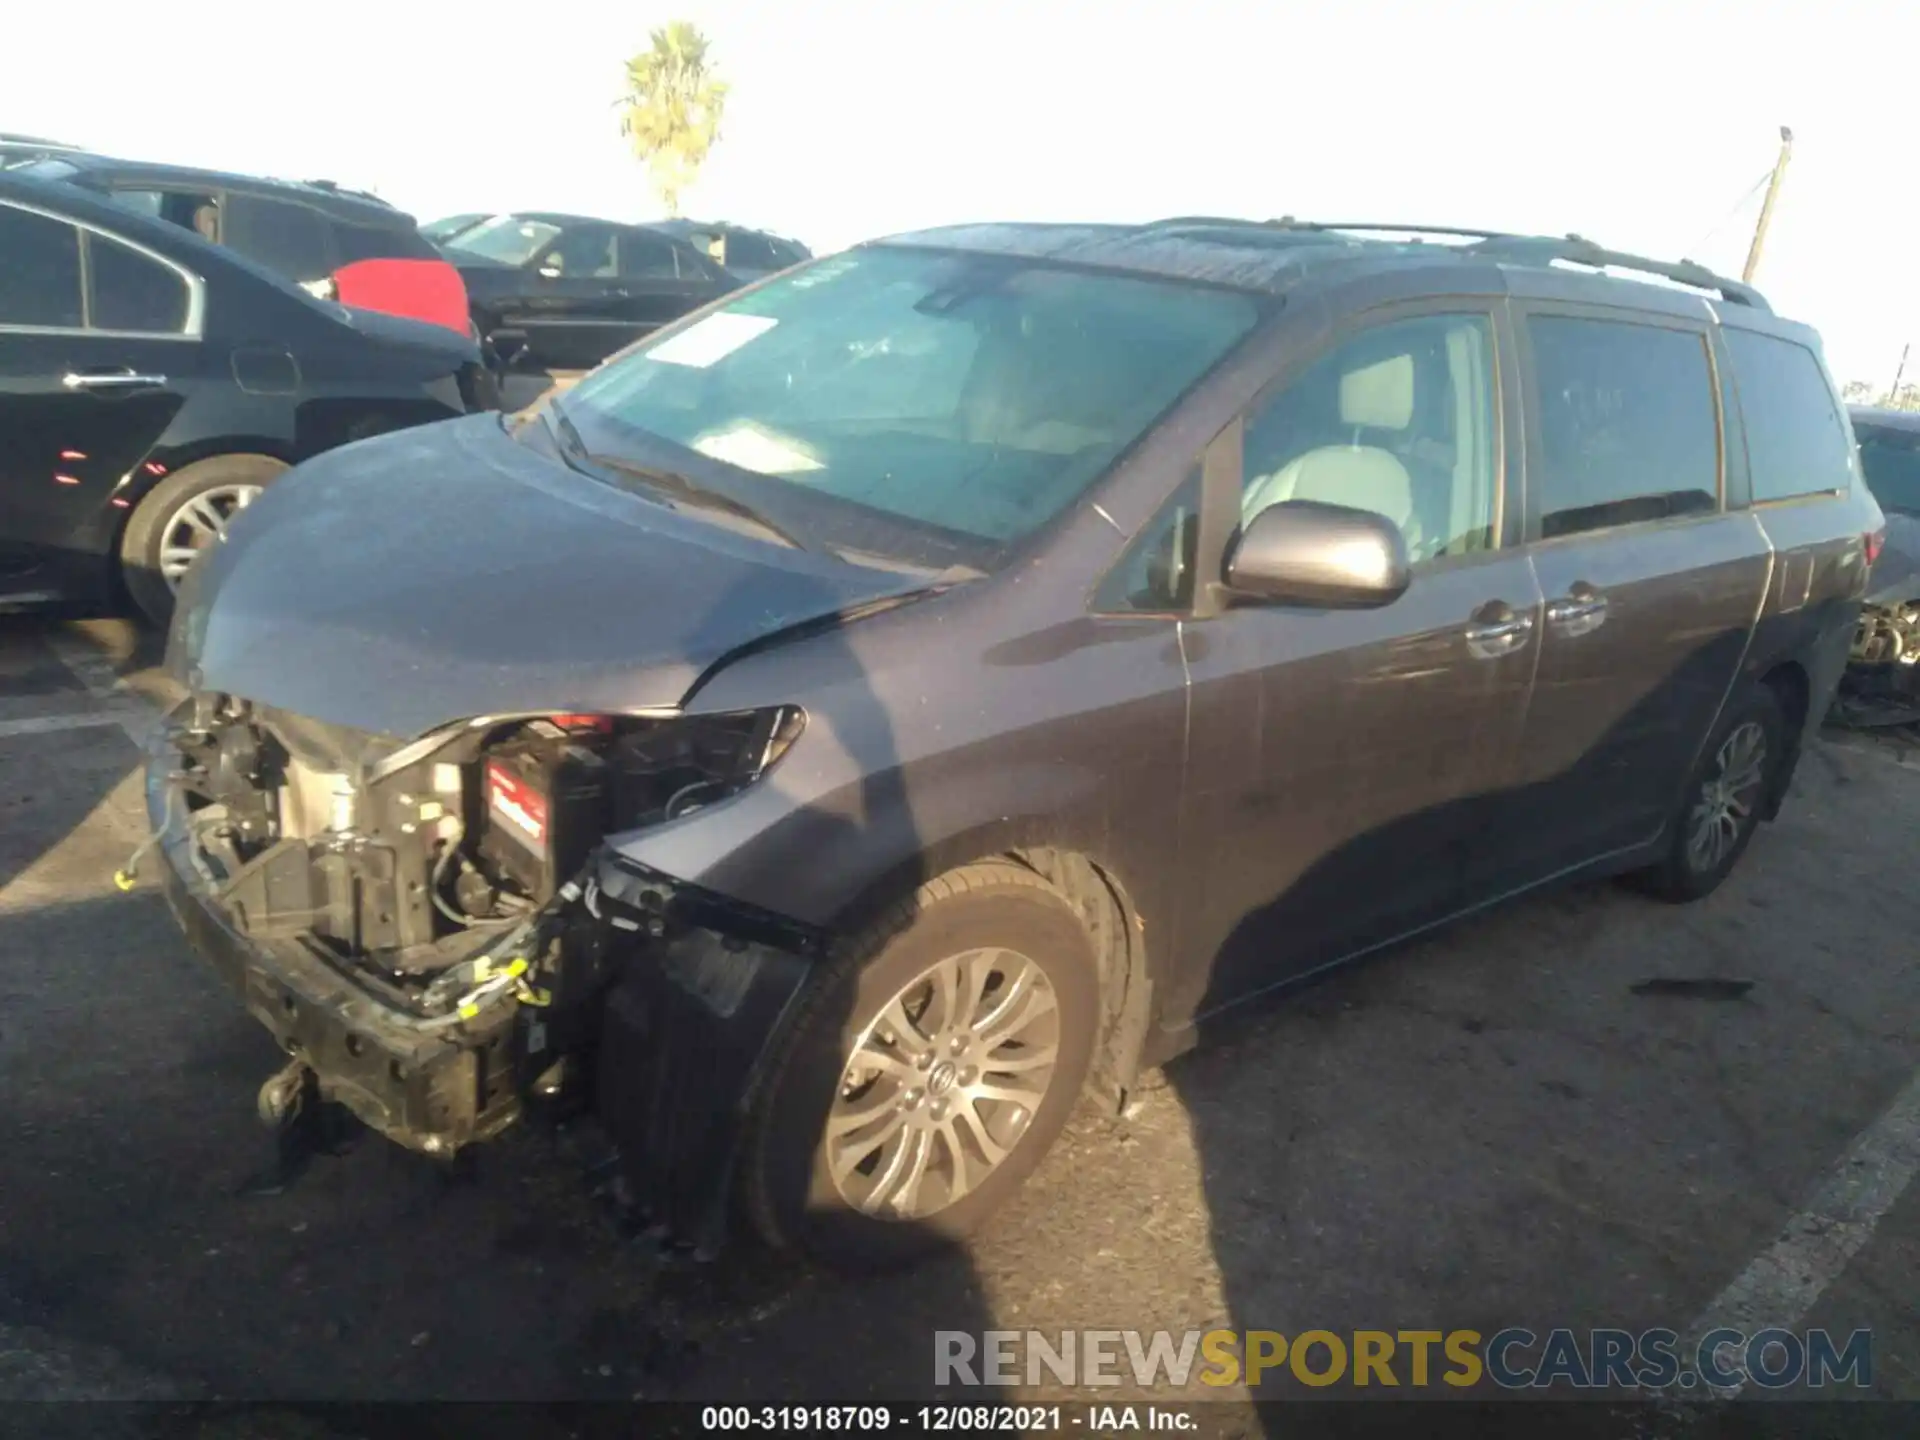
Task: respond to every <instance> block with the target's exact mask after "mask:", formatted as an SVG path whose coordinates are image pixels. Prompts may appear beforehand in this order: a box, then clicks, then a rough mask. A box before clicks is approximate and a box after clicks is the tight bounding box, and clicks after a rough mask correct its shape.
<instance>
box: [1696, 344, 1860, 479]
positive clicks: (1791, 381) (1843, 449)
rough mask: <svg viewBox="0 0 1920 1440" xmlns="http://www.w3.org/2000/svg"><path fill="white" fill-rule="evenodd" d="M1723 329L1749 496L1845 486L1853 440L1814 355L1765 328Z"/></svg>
mask: <svg viewBox="0 0 1920 1440" xmlns="http://www.w3.org/2000/svg"><path fill="white" fill-rule="evenodd" d="M1722 333H1723V334H1724V335H1725V337H1726V342H1727V352H1728V354H1729V355H1731V356H1732V359H1733V381H1734V386H1735V388H1736V389H1737V390H1738V391H1739V393H1740V413H1741V416H1742V418H1743V419H1744V421H1745V423H1746V430H1747V470H1748V472H1749V474H1750V475H1751V476H1752V485H1753V499H1754V503H1756V504H1761V503H1764V502H1766V501H1769V500H1791V499H1793V498H1794V497H1795V496H1799V495H1819V494H1826V493H1830V492H1833V491H1837V490H1845V489H1847V488H1848V487H1849V486H1850V485H1851V484H1852V481H1853V464H1852V459H1851V456H1852V446H1851V442H1850V440H1849V438H1848V430H1847V424H1846V421H1845V420H1844V419H1843V418H1842V416H1841V414H1840V406H1839V404H1838V403H1837V402H1836V401H1835V400H1834V398H1833V389H1832V387H1831V386H1830V385H1828V383H1827V372H1826V370H1825V368H1824V367H1823V366H1822V365H1821V364H1820V359H1819V357H1818V356H1817V355H1815V354H1814V353H1813V351H1811V350H1809V349H1808V348H1807V347H1806V346H1804V345H1801V344H1798V343H1796V342H1795V341H1792V340H1783V339H1780V338H1778V337H1776V336H1772V335H1757V334H1755V333H1753V332H1752V331H1748V330H1727V331H1724V332H1722Z"/></svg>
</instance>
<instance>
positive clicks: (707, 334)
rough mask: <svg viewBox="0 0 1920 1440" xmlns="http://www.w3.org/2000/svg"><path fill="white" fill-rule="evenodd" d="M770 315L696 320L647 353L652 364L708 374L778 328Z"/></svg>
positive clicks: (723, 314)
mask: <svg viewBox="0 0 1920 1440" xmlns="http://www.w3.org/2000/svg"><path fill="white" fill-rule="evenodd" d="M779 323H780V322H779V321H778V320H775V319H772V318H771V317H769V316H766V315H735V314H733V313H732V312H730V311H727V310H722V311H720V312H719V313H717V314H714V315H709V316H707V318H706V319H704V320H696V321H695V322H694V323H693V324H691V325H689V326H688V327H687V328H686V329H684V330H682V331H681V332H680V333H679V334H678V335H673V336H669V337H668V338H667V339H665V340H662V341H661V342H660V343H659V344H658V345H656V346H654V347H653V348H652V349H651V350H649V351H647V358H648V359H649V360H658V361H660V363H661V364H663V365H685V366H688V367H690V368H692V369H695V370H704V369H706V368H707V367H708V366H709V365H711V364H713V362H714V361H716V360H721V359H724V358H726V357H727V356H729V355H731V354H732V353H733V352H734V351H736V350H738V349H739V348H740V347H741V346H742V345H744V344H746V343H747V342H748V341H749V340H752V339H754V338H755V337H757V336H760V335H764V334H766V333H767V331H769V330H771V329H773V327H774V326H776V325H778V324H779Z"/></svg>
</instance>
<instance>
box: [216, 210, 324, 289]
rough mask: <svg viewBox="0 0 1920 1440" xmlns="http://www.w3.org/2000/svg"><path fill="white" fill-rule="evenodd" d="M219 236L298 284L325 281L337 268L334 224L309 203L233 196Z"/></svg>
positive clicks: (249, 256)
mask: <svg viewBox="0 0 1920 1440" xmlns="http://www.w3.org/2000/svg"><path fill="white" fill-rule="evenodd" d="M220 238H221V240H222V241H223V242H224V243H225V244H227V245H229V246H231V247H232V248H233V249H234V250H236V251H238V252H239V253H240V254H242V255H244V256H246V257H247V258H248V259H249V260H254V261H257V262H258V263H260V264H262V265H264V266H266V267H267V268H268V269H269V270H272V271H273V272H274V273H276V274H279V275H284V276H286V277H287V278H288V279H290V280H293V281H296V282H298V283H300V284H305V283H307V282H308V281H312V280H324V279H326V278H327V277H328V276H329V275H331V274H333V272H334V271H335V270H336V269H338V268H339V263H338V261H337V260H336V259H335V256H334V249H333V227H332V226H331V225H330V224H329V223H328V220H327V217H326V216H325V215H323V214H322V213H321V212H320V211H318V210H316V209H314V208H313V207H312V206H310V205H300V204H297V203H294V202H291V201H286V200H270V199H267V198H266V197H264V196H260V195H247V194H229V195H228V196H227V200H226V204H225V206H224V207H223V210H222V215H221V227H220Z"/></svg>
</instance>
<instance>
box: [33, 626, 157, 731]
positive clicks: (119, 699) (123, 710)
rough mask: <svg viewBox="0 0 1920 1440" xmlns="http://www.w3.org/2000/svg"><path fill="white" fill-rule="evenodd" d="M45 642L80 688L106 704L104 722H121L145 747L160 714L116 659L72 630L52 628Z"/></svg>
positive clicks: (123, 729) (124, 728) (119, 724)
mask: <svg viewBox="0 0 1920 1440" xmlns="http://www.w3.org/2000/svg"><path fill="white" fill-rule="evenodd" d="M46 642H47V649H49V650H51V651H52V652H53V656H54V658H55V659H56V660H58V661H59V662H60V663H61V664H62V665H64V666H66V667H67V672H68V673H69V674H71V675H72V676H73V678H74V679H75V680H77V681H79V682H80V688H81V689H82V690H85V691H86V692H87V694H88V695H89V696H90V697H91V698H93V699H94V700H96V701H98V702H99V703H100V704H101V705H103V706H105V707H106V711H105V716H104V718H103V722H102V723H108V724H114V725H118V726H119V727H120V729H121V730H122V731H123V732H125V734H126V737H127V738H128V739H129V740H131V741H133V743H134V744H136V745H138V746H141V747H142V748H145V746H146V743H147V736H148V734H149V733H151V731H152V728H153V724H154V722H155V721H156V720H157V719H158V718H159V711H158V710H157V709H156V708H155V707H154V705H153V703H152V702H151V701H150V700H148V699H147V697H146V696H144V695H142V694H141V693H140V692H139V691H138V690H136V689H134V688H133V686H131V685H129V684H127V682H126V681H125V680H124V679H122V678H121V676H120V672H119V671H117V670H116V669H115V668H114V665H113V661H111V660H109V659H108V658H107V657H106V656H105V655H102V654H101V653H100V652H99V651H98V650H96V649H94V648H93V647H92V646H91V645H89V644H87V643H86V641H85V640H83V639H80V638H78V637H76V636H75V635H73V634H72V633H71V632H70V631H68V630H66V629H55V630H52V631H50V632H48V634H47V636H46Z"/></svg>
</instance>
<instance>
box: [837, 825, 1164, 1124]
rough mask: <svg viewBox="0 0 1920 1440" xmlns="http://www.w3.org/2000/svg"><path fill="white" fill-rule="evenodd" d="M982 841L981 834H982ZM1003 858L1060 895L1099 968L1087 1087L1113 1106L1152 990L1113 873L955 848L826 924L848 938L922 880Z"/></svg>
mask: <svg viewBox="0 0 1920 1440" xmlns="http://www.w3.org/2000/svg"><path fill="white" fill-rule="evenodd" d="M981 838H982V839H983V840H984V839H985V837H981ZM992 860H1003V861H1010V862H1012V863H1013V864H1016V865H1019V866H1021V867H1022V868H1024V869H1027V870H1031V871H1033V872H1034V873H1035V874H1037V875H1039V876H1040V877H1041V878H1042V879H1043V880H1045V881H1046V882H1047V883H1048V884H1050V885H1051V886H1053V888H1054V889H1055V890H1057V891H1059V892H1060V894H1061V895H1062V897H1064V898H1065V899H1066V901H1067V903H1068V904H1069V905H1071V906H1072V907H1073V909H1074V912H1075V913H1076V914H1077V915H1079V917H1080V922H1081V923H1082V924H1083V925H1085V926H1086V928H1087V935H1088V938H1089V939H1090V940H1091V941H1092V942H1093V953H1094V959H1095V962H1096V963H1097V964H1098V966H1099V969H1100V974H1099V980H1100V1003H1101V1016H1100V1030H1099V1040H1098V1043H1097V1044H1096V1046H1095V1049H1094V1056H1093V1068H1092V1070H1091V1072H1090V1073H1089V1075H1088V1077H1087V1088H1088V1089H1090V1090H1092V1091H1094V1092H1095V1093H1096V1094H1098V1095H1101V1096H1103V1097H1106V1098H1109V1099H1111V1100H1112V1101H1113V1102H1114V1103H1115V1105H1116V1106H1117V1105H1118V1104H1119V1103H1120V1102H1121V1101H1123V1100H1124V1098H1125V1095H1126V1092H1127V1090H1128V1089H1129V1088H1130V1087H1131V1086H1132V1085H1133V1084H1134V1082H1135V1080H1136V1079H1137V1077H1138V1075H1139V1072H1140V1068H1141V1067H1140V1057H1141V1054H1142V1052H1143V1051H1144V1050H1145V1048H1146V1039H1147V1027H1148V1025H1149V1023H1150V1020H1151V1016H1152V1011H1153V1006H1152V998H1153V989H1152V984H1151V979H1150V976H1149V974H1148V968H1147V954H1146V940H1145V931H1144V926H1143V923H1142V921H1141V919H1140V916H1139V914H1138V912H1137V911H1136V910H1135V909H1134V907H1133V904H1132V902H1131V901H1130V900H1129V899H1128V898H1127V892H1126V887H1125V886H1123V885H1121V884H1120V882H1119V881H1118V880H1117V879H1116V878H1115V877H1114V876H1113V874H1112V872H1110V871H1109V870H1107V869H1105V868H1104V867H1102V866H1101V865H1100V864H1099V863H1098V862H1096V861H1094V860H1093V859H1091V858H1089V857H1088V856H1086V855H1083V854H1081V853H1080V852H1078V851H1075V850H1069V849H1065V848H1062V847H1059V846H1053V845H1046V844H1008V843H1007V840H1006V838H1005V837H1002V838H1001V840H1000V843H999V844H994V843H993V842H992V841H986V842H985V843H982V844H966V843H960V844H956V845H952V846H942V847H940V848H939V849H938V851H937V852H935V853H934V854H931V855H928V854H922V855H919V856H916V857H914V859H912V860H911V861H909V862H907V863H906V864H904V865H901V866H899V867H897V868H896V869H895V870H893V871H892V872H891V873H889V874H888V875H886V876H885V877H884V878H882V879H881V880H879V881H877V882H875V883H873V884H871V885H869V886H868V887H867V888H866V889H865V890H864V891H863V892H862V894H861V895H860V897H859V898H858V899H857V900H856V901H854V902H853V903H852V904H850V905H848V906H846V907H845V908H844V909H843V910H842V911H841V912H840V913H839V915H838V916H837V917H836V918H835V919H834V921H833V922H832V923H831V928H832V929H834V930H836V931H838V932H839V933H841V934H850V933H853V932H854V931H856V930H859V929H861V928H863V927H864V926H866V925H868V924H870V923H872V922H873V920H874V918H875V917H876V916H878V915H880V914H883V913H884V912H885V911H886V909H887V907H888V906H889V905H891V904H893V903H895V902H897V901H898V900H900V899H901V898H902V897H903V896H906V895H911V894H912V893H913V892H914V891H915V890H917V889H918V888H919V887H920V886H922V885H924V884H926V883H927V882H928V881H929V880H934V879H937V878H939V877H940V876H942V875H946V874H951V873H952V872H953V871H955V870H960V869H964V868H966V867H967V866H968V865H977V864H980V863H981V862H983V861H992Z"/></svg>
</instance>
